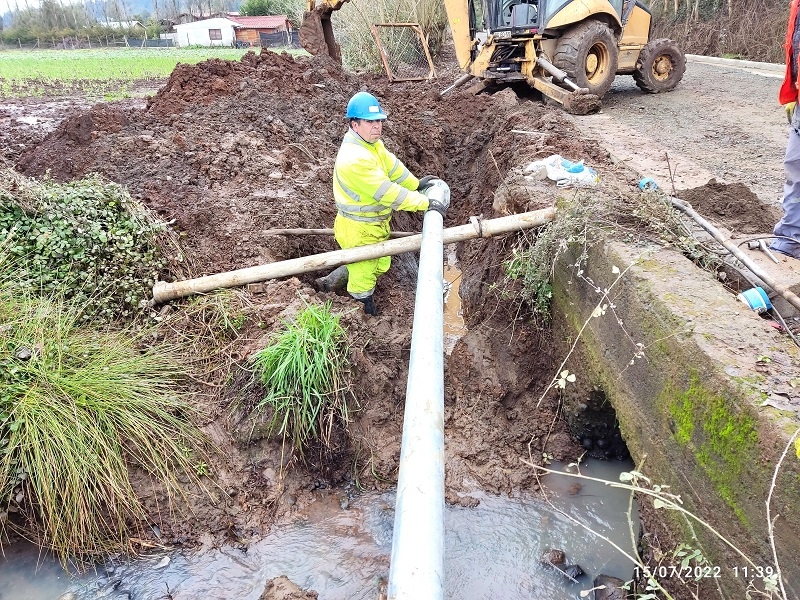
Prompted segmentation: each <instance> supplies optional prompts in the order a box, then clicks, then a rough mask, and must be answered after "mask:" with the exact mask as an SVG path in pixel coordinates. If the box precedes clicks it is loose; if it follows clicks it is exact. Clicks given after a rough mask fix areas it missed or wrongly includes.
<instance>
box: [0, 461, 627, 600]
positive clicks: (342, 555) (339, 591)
mask: <svg viewBox="0 0 800 600" xmlns="http://www.w3.org/2000/svg"><path fill="white" fill-rule="evenodd" d="M632 466H633V465H632V464H629V463H621V462H605V461H594V460H590V461H588V462H587V463H585V464H584V465H582V467H581V471H582V472H583V473H584V474H585V475H588V476H592V477H598V478H601V479H606V480H614V481H618V477H619V473H620V472H622V471H624V470H630V469H631V468H632ZM575 481H576V480H575V479H573V478H568V477H557V476H555V477H554V476H549V477H548V478H546V479H545V480H544V482H545V485H546V486H547V488H548V490H549V491H550V493H551V497H552V500H553V504H554V505H555V508H553V507H551V506H550V505H548V504H546V503H544V502H542V500H541V499H540V498H538V497H525V496H519V497H514V498H509V497H507V496H491V495H487V494H485V493H483V492H475V493H474V494H471V496H472V497H475V498H477V499H479V500H480V504H479V505H478V506H476V507H474V508H464V507H460V506H447V507H446V511H445V573H446V576H445V598H448V599H456V598H457V599H458V600H484V599H487V600H488V599H494V598H503V599H504V600H523V599H524V600H572V599H574V598H577V597H579V592H580V591H581V590H588V589H589V588H591V587H592V583H591V582H592V580H593V579H594V577H596V576H597V575H599V574H601V573H605V574H607V575H613V576H616V577H620V578H622V579H624V580H627V579H630V577H631V575H632V571H633V567H632V565H631V564H630V562H629V561H628V560H627V559H625V558H624V557H623V556H622V555H621V554H620V553H619V552H618V551H617V550H616V549H614V548H613V546H612V545H611V544H609V543H607V542H605V541H603V540H601V539H599V538H596V537H594V536H592V535H590V534H589V533H587V531H586V530H585V529H584V528H582V527H579V526H577V525H575V524H574V523H572V522H571V521H570V520H569V519H568V518H566V517H565V516H564V515H563V514H561V513H560V512H559V510H560V511H563V512H564V513H566V514H568V515H570V516H572V517H573V518H575V519H579V520H580V521H582V522H584V523H586V524H587V525H588V526H590V527H592V528H593V529H595V530H596V531H597V532H598V533H601V534H603V535H605V536H607V537H609V538H610V539H611V541H613V542H615V543H616V544H618V545H619V546H620V547H622V548H625V549H630V548H632V543H631V539H630V534H629V525H628V516H627V514H626V510H627V506H628V495H627V493H625V491H624V490H618V489H613V488H610V487H608V486H606V485H604V484H601V483H596V482H590V481H583V482H582V483H583V484H584V485H583V486H582V487H581V489H580V490H578V491H577V492H576V490H575V487H574V483H575ZM575 492H576V493H575ZM344 498H345V496H344V494H343V493H341V492H338V491H337V492H331V491H329V492H322V493H320V494H319V496H318V499H317V501H316V502H314V503H313V504H312V505H311V506H309V507H308V508H306V509H305V510H304V511H303V513H302V515H299V516H298V519H297V520H296V521H295V522H293V523H291V524H288V525H284V526H281V527H277V528H275V529H274V530H273V531H272V532H271V533H270V534H269V535H268V536H267V537H265V538H264V539H262V540H259V541H253V542H252V543H251V544H250V545H249V546H248V548H247V549H246V550H241V549H237V548H233V547H222V548H208V549H202V550H198V551H193V552H189V551H181V552H173V553H170V554H169V555H166V554H159V555H153V556H149V557H146V558H141V559H138V560H135V561H132V562H130V563H124V564H113V563H109V564H108V565H105V566H104V567H98V571H100V572H102V575H99V574H96V573H92V574H87V575H83V576H76V577H74V578H70V577H69V576H67V575H66V574H65V573H64V571H62V570H61V568H60V567H59V565H58V563H57V562H56V561H55V560H53V559H52V558H49V557H39V555H38V554H37V550H36V549H35V548H33V547H31V546H26V545H21V544H15V545H13V546H10V547H8V548H6V550H5V557H4V558H0V598H3V599H5V598H14V599H22V598H24V599H26V600H57V599H58V598H60V597H61V596H62V594H66V595H64V596H63V598H64V600H66V598H69V599H70V600H89V599H95V598H130V599H133V600H139V599H142V600H157V599H161V598H173V599H175V600H184V599H185V600H189V599H197V598H204V599H209V600H211V599H219V600H223V599H230V598H236V599H239V600H258V598H259V597H260V595H261V593H262V592H263V591H264V588H265V586H266V582H267V580H269V579H272V578H274V577H277V576H279V575H286V576H287V577H288V578H289V579H291V580H292V581H293V582H294V583H296V584H297V585H299V586H300V587H302V588H306V589H312V590H316V591H317V592H318V593H319V597H320V599H322V600H357V599H361V598H364V599H370V600H375V599H377V597H378V589H379V584H380V582H381V580H382V579H385V578H386V577H388V573H389V556H390V553H391V540H392V526H393V523H394V494H393V493H365V494H360V495H357V496H355V497H354V498H352V499H350V500H349V503H347V502H344ZM342 506H347V508H342ZM634 512H635V511H634ZM633 518H634V521H635V523H634V527H633V529H634V531H638V527H639V525H638V515H636V514H634V515H633ZM548 548H561V549H563V550H564V551H565V552H566V554H567V561H568V564H579V565H580V566H581V567H582V568H583V570H584V571H585V572H586V575H584V576H583V577H581V578H580V583H578V584H576V583H571V582H570V581H569V580H567V579H566V578H564V577H563V576H562V575H560V574H558V573H556V572H554V571H553V570H552V569H551V568H550V567H543V566H541V565H540V564H539V557H540V556H541V554H542V552H544V550H546V549H548ZM37 562H38V563H39V566H38V570H37V568H36V565H37Z"/></svg>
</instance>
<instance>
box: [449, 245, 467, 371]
mask: <svg viewBox="0 0 800 600" xmlns="http://www.w3.org/2000/svg"><path fill="white" fill-rule="evenodd" d="M444 280H445V281H446V282H447V291H446V292H445V295H444V353H445V354H447V355H448V356H449V355H450V353H451V352H452V351H453V348H455V345H456V342H457V341H458V340H459V339H460V338H461V337H462V336H463V335H464V334H465V333H466V332H467V327H466V325H464V316H463V315H462V313H461V296H460V295H459V293H458V286H459V285H460V284H461V269H459V268H458V259H457V258H456V245H455V244H450V245H448V246H447V247H446V248H445V262H444Z"/></svg>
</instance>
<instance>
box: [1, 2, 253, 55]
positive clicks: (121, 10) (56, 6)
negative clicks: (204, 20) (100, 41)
mask: <svg viewBox="0 0 800 600" xmlns="http://www.w3.org/2000/svg"><path fill="white" fill-rule="evenodd" d="M239 2H240V0H152V4H151V3H150V0H146V1H145V2H142V0H83V1H82V2H78V3H71V2H68V1H66V0H42V1H41V3H38V4H37V5H33V4H29V2H28V0H9V5H10V8H11V12H10V14H6V15H5V17H6V22H7V23H9V25H8V26H7V27H6V28H5V29H4V28H3V27H2V20H0V39H2V40H3V42H4V43H5V44H7V45H12V44H17V43H22V44H31V43H35V42H36V41H37V40H50V39H52V38H55V39H56V40H58V39H61V38H70V37H75V38H79V39H86V38H87V36H89V37H90V38H91V39H97V38H102V37H105V36H109V37H111V36H113V35H116V36H117V37H121V36H123V35H137V36H142V35H143V34H144V32H143V31H142V30H141V29H140V28H137V29H135V30H134V29H131V28H126V27H122V28H121V27H120V26H119V23H130V22H132V21H139V22H141V23H142V24H143V25H144V26H145V27H146V30H147V34H148V36H149V37H157V36H158V33H160V32H161V31H162V29H163V27H164V26H165V25H168V23H169V22H176V21H177V20H178V17H179V15H181V14H183V13H188V14H192V15H195V16H196V17H203V16H208V15H211V14H218V13H223V12H228V11H233V10H236V9H237V8H238V4H239Z"/></svg>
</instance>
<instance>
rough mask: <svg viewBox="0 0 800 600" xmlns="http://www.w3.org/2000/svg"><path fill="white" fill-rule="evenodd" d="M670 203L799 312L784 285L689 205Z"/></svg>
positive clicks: (799, 299)
mask: <svg viewBox="0 0 800 600" xmlns="http://www.w3.org/2000/svg"><path fill="white" fill-rule="evenodd" d="M670 202H671V203H672V206H674V207H675V208H677V209H678V210H679V211H681V212H683V213H685V214H686V215H688V216H689V217H691V218H692V219H694V221H695V222H696V223H697V224H698V225H700V227H702V228H703V229H705V230H706V231H707V232H708V233H710V234H711V237H713V238H714V239H715V240H717V241H718V242H719V243H720V244H722V245H723V246H724V247H725V249H726V250H727V251H728V252H730V253H731V254H733V255H734V256H735V257H736V258H737V259H739V262H741V263H742V264H743V265H744V266H745V267H747V268H748V269H749V270H750V271H751V272H752V273H753V274H754V275H755V276H756V277H758V278H759V279H761V280H762V281H763V282H764V283H766V284H767V286H769V287H771V288H772V289H773V290H775V292H776V293H777V294H779V295H781V296H782V297H783V298H785V299H786V301H787V302H789V303H790V304H791V305H792V306H794V307H795V308H796V309H797V310H800V297H798V296H797V294H795V293H794V292H793V291H792V290H790V289H789V288H787V287H786V286H785V285H783V284H781V283H779V282H777V281H775V279H774V278H773V277H772V276H771V275H770V274H769V273H767V272H766V271H765V270H764V269H762V268H761V267H759V266H758V265H757V264H756V263H755V262H753V261H752V260H751V259H750V257H749V256H747V255H746V254H745V253H744V252H742V251H741V250H740V249H739V247H738V246H737V245H736V244H734V243H733V242H731V241H730V240H728V239H727V238H726V237H725V236H724V235H722V232H721V231H720V230H719V229H717V228H716V227H714V226H713V225H712V224H711V223H709V222H708V221H706V220H705V219H704V218H703V217H701V216H700V215H699V214H698V213H697V212H696V211H695V210H694V209H693V208H692V207H691V206H690V205H689V203H688V202H685V201H684V200H681V199H680V198H672V197H670Z"/></svg>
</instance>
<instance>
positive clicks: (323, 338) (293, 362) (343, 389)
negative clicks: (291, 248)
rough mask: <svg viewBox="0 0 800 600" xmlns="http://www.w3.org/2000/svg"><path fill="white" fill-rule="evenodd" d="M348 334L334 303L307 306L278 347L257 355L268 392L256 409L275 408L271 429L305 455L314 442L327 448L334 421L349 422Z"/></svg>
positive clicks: (256, 366) (257, 368)
mask: <svg viewBox="0 0 800 600" xmlns="http://www.w3.org/2000/svg"><path fill="white" fill-rule="evenodd" d="M348 355H349V350H348V347H347V343H346V334H345V331H344V329H342V326H341V325H340V324H339V316H338V315H334V314H332V313H331V304H330V302H328V303H327V304H325V305H324V306H318V305H317V306H314V305H309V306H307V307H306V308H305V309H304V310H303V311H302V312H301V313H300V314H299V315H298V316H297V318H296V320H295V321H294V322H290V323H287V324H286V328H285V330H284V331H283V332H282V333H280V334H278V335H277V336H276V337H275V338H274V341H273V342H272V344H270V345H269V346H267V347H266V348H264V349H263V350H260V351H259V352H258V353H256V355H255V358H254V376H255V377H256V378H257V379H258V380H259V381H260V382H261V383H262V384H263V385H264V387H265V388H266V391H267V393H266V396H265V397H264V398H263V399H262V400H261V401H260V402H259V404H258V405H257V407H256V410H265V409H271V410H272V417H271V419H270V422H269V424H268V428H267V431H268V432H269V434H270V435H272V434H275V433H278V434H280V435H282V436H283V439H284V441H285V440H287V439H290V440H291V444H292V446H293V448H294V449H296V450H297V451H299V453H300V454H301V455H303V453H304V450H305V449H306V448H307V447H308V445H309V444H310V443H312V442H314V441H317V440H322V442H323V443H324V444H325V445H326V446H327V445H329V443H330V434H331V431H332V428H333V424H334V422H336V421H337V420H338V421H339V422H340V423H344V424H346V423H347V422H348V420H349V419H348V406H347V401H346V393H347V386H346V384H345V372H346V370H347V368H348V366H349V361H348V358H347V357H348Z"/></svg>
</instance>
